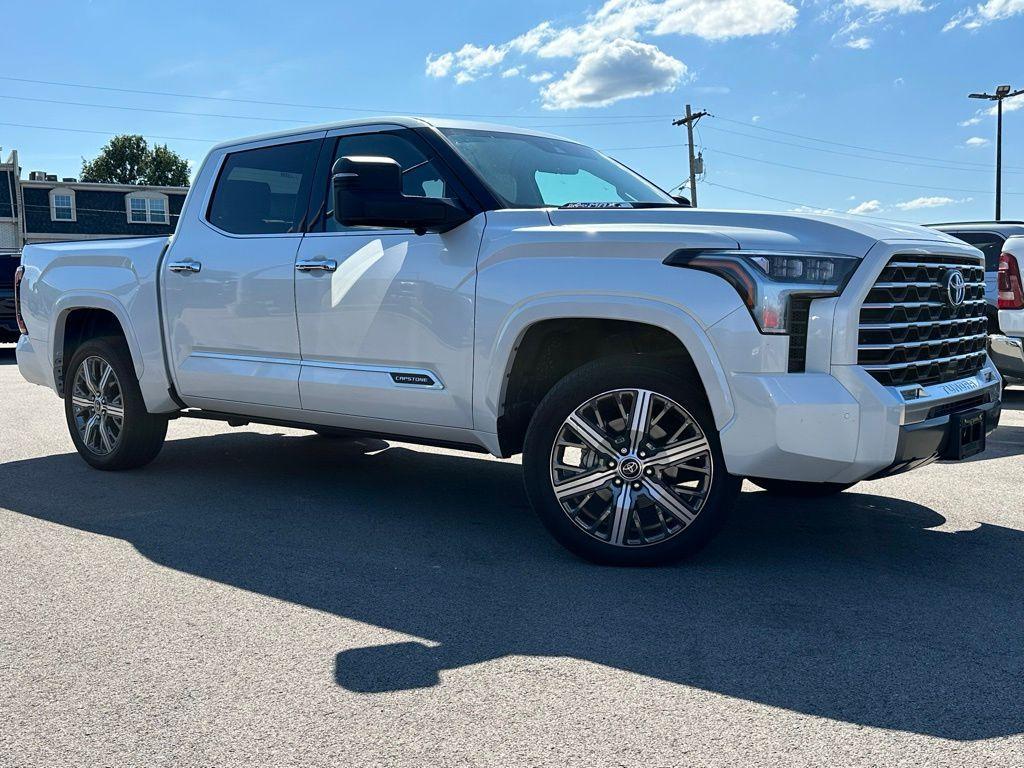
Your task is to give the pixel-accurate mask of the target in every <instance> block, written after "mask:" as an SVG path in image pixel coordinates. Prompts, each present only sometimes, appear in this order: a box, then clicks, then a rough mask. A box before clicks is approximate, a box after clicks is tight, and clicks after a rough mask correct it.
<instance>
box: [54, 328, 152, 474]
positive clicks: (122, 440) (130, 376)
mask: <svg viewBox="0 0 1024 768" xmlns="http://www.w3.org/2000/svg"><path fill="white" fill-rule="evenodd" d="M64 414H65V416H66V418H67V422H68V429H69V430H70V432H71V439H72V440H73V441H74V443H75V448H77V449H78V453H79V455H80V456H81V457H82V458H83V459H85V461H86V462H87V463H88V464H90V465H91V466H93V467H95V468H96V469H105V470H117V469H134V468H136V467H141V466H143V465H145V464H148V463H149V462H151V461H152V460H153V459H155V458H156V455H157V454H158V453H159V452H160V448H161V447H162V446H163V444H164V437H165V436H166V435H167V418H166V417H164V416H159V415H154V414H151V413H149V412H148V411H147V410H146V404H145V402H144V401H143V399H142V391H141V390H140V389H139V382H138V379H137V378H136V376H135V366H134V365H133V364H132V359H131V355H130V354H129V352H128V348H127V346H126V345H125V343H124V340H123V339H119V338H116V337H104V338H98V339H90V340H89V341H87V342H85V343H84V344H82V346H80V347H79V348H78V350H77V351H76V352H75V354H74V355H73V356H72V358H71V362H70V364H69V365H68V374H67V379H66V382H65V386H64Z"/></svg>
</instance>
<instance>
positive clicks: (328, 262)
mask: <svg viewBox="0 0 1024 768" xmlns="http://www.w3.org/2000/svg"><path fill="white" fill-rule="evenodd" d="M295 268H296V269H297V270H299V272H334V271H335V270H336V269H337V268H338V262H336V261H335V260H334V259H318V260H316V261H299V262H296V263H295Z"/></svg>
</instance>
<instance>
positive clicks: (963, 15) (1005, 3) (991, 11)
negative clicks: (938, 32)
mask: <svg viewBox="0 0 1024 768" xmlns="http://www.w3.org/2000/svg"><path fill="white" fill-rule="evenodd" d="M1020 14H1024V0H988V2H987V3H979V4H978V5H976V6H974V7H973V8H965V9H964V10H962V11H960V12H959V13H957V14H956V15H955V16H953V18H951V19H950V20H949V21H948V22H946V26H944V27H943V28H942V31H943V32H949V31H950V30H951V29H956V28H957V27H963V28H964V29H978V28H979V27H983V26H985V25H986V24H992V23H994V22H997V21H1003V20H1005V19H1008V18H1010V17H1011V16H1018V15H1020Z"/></svg>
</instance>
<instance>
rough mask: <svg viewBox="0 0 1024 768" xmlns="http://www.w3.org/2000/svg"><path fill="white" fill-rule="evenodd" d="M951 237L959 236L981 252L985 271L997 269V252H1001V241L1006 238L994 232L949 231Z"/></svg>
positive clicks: (996, 270) (1004, 240)
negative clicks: (983, 256) (983, 257)
mask: <svg viewBox="0 0 1024 768" xmlns="http://www.w3.org/2000/svg"><path fill="white" fill-rule="evenodd" d="M949 234H951V235H953V237H959V238H960V239H961V240H963V241H964V242H965V243H970V244H971V245H973V246H974V247H975V248H977V249H978V250H979V251H981V252H982V253H983V254H985V271H986V272H998V271H999V254H1001V253H1002V252H1003V243H1005V242H1006V238H1004V237H1002V236H1000V235H997V234H995V233H994V232H950V233H949Z"/></svg>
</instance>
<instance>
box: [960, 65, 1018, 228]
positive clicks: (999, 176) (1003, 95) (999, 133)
mask: <svg viewBox="0 0 1024 768" xmlns="http://www.w3.org/2000/svg"><path fill="white" fill-rule="evenodd" d="M1022 93H1024V88H1021V89H1019V90H1016V91H1012V92H1011V88H1010V86H1008V85H999V86H996V92H995V93H994V94H992V93H972V94H969V95H968V97H967V98H969V99H985V100H986V101H994V102H995V103H996V221H1001V220H1002V218H1003V99H1012V98H1013V97H1014V96H1020V95H1021V94H1022Z"/></svg>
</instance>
